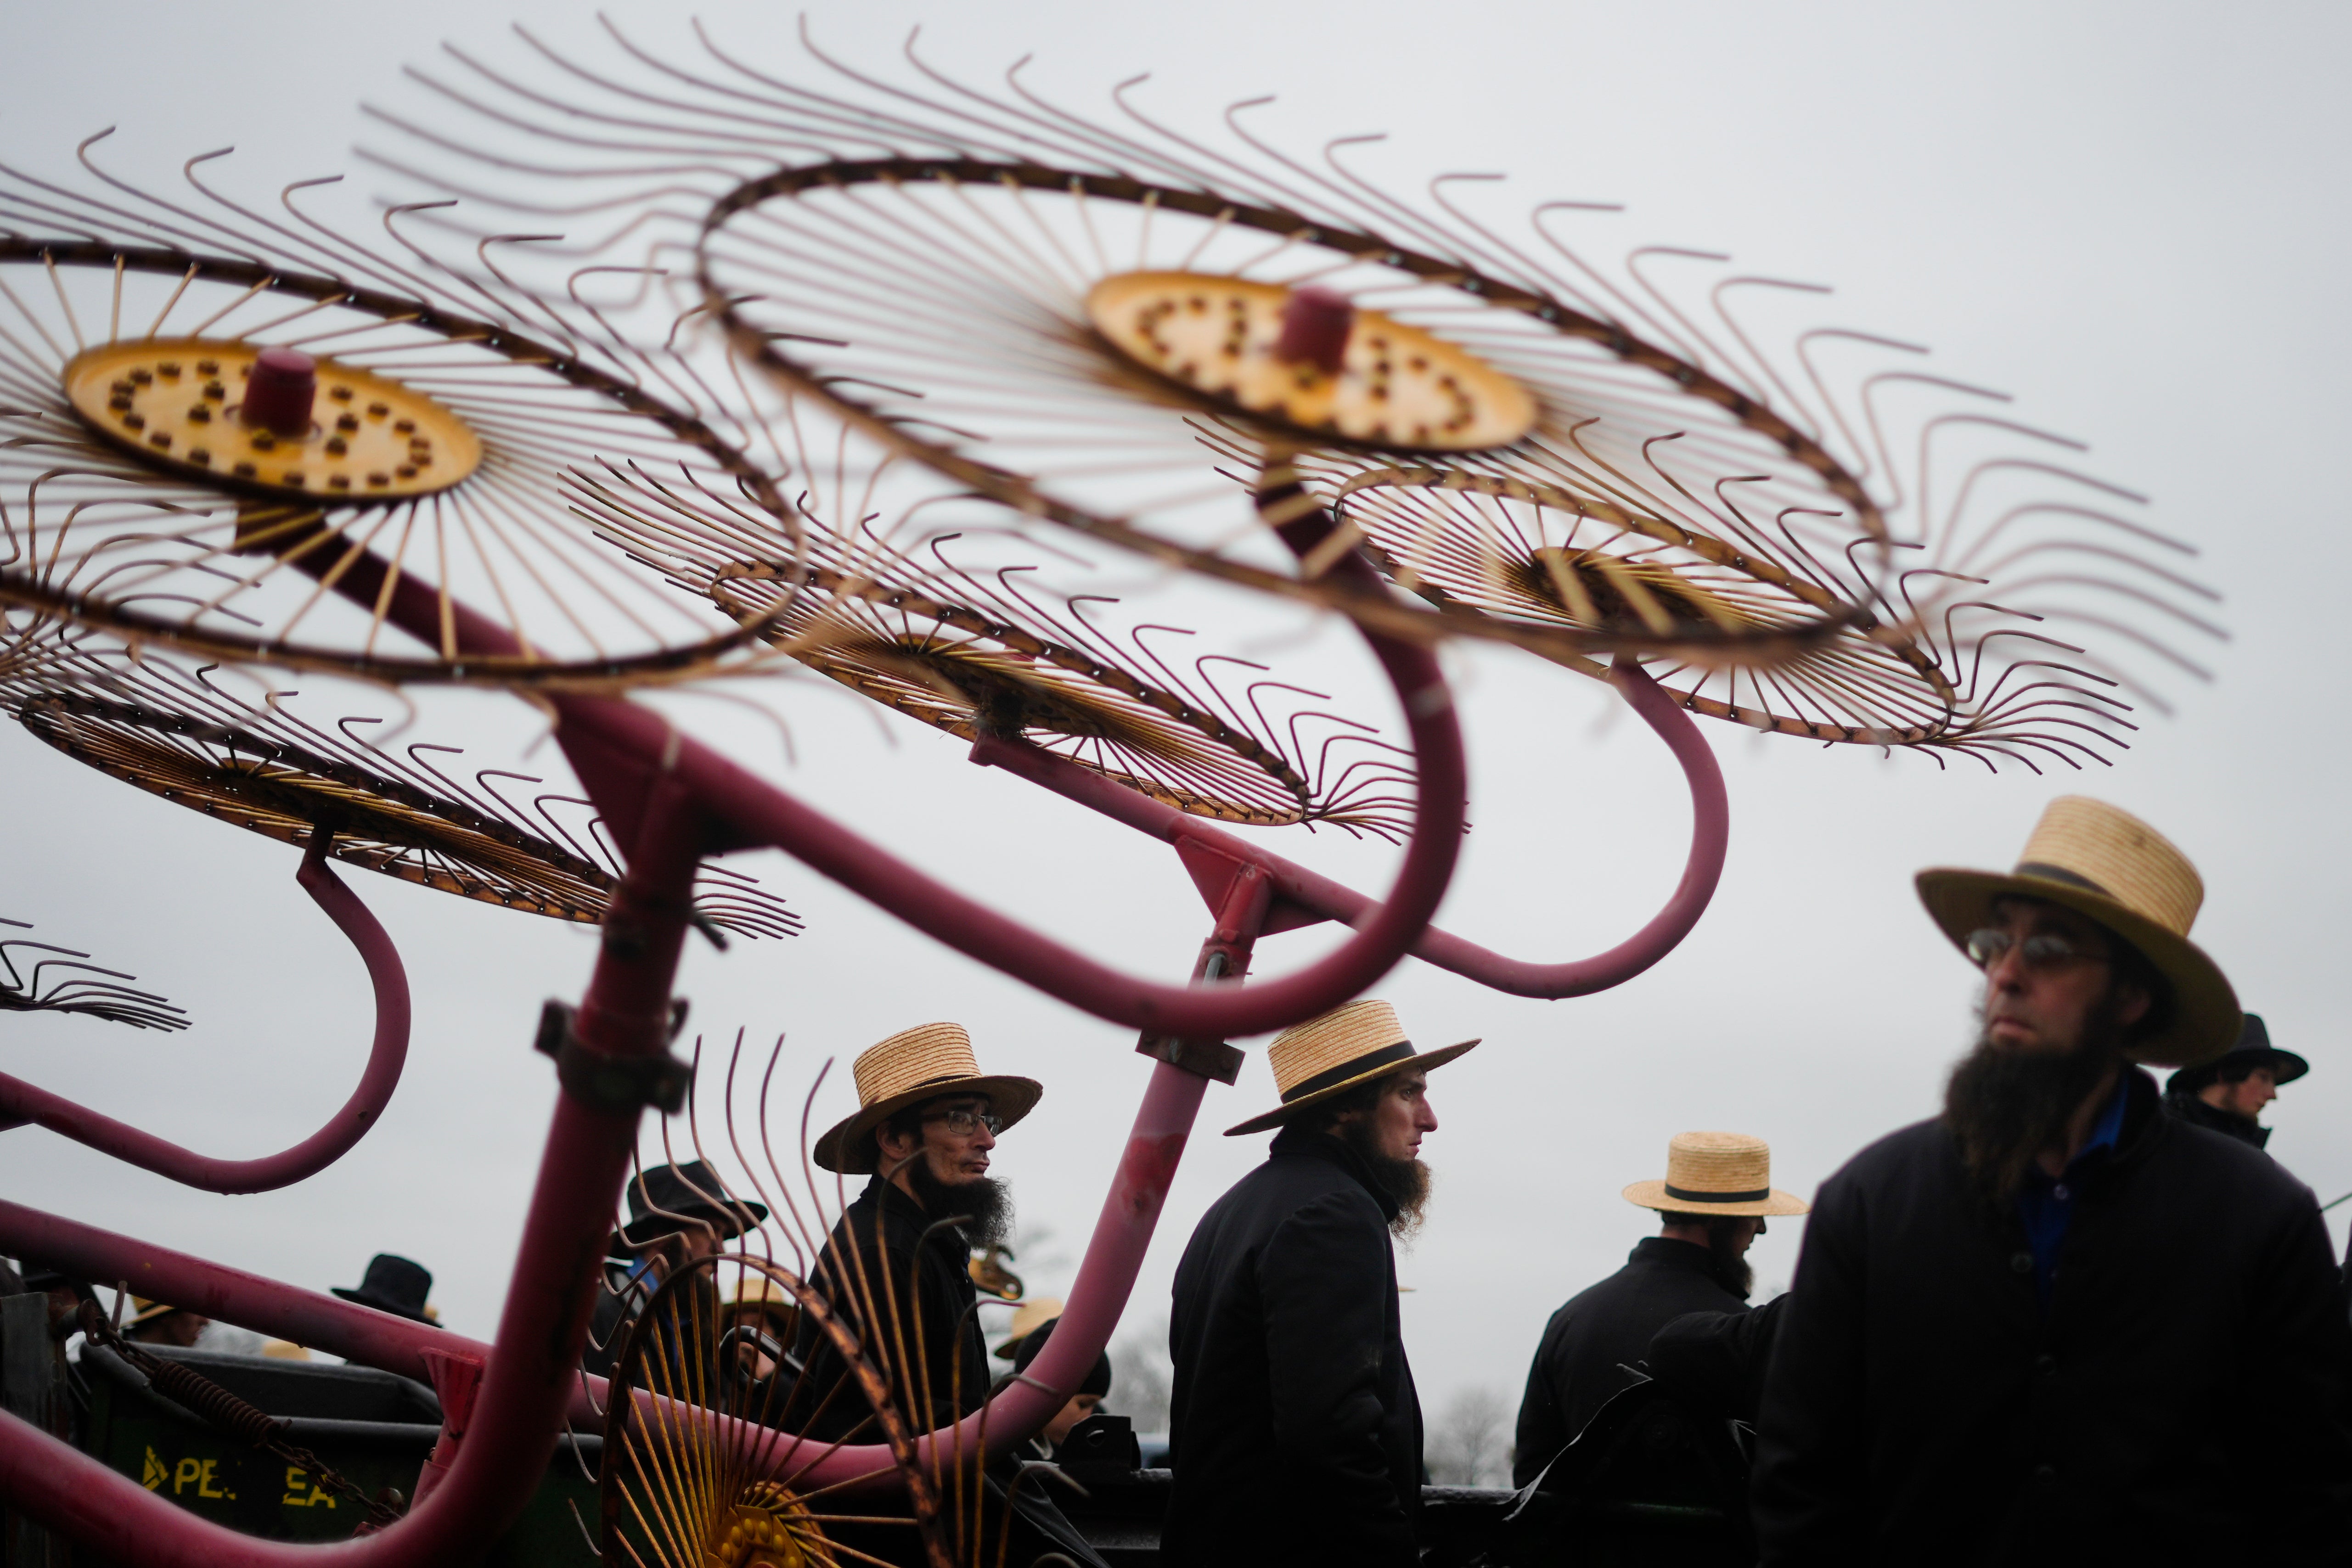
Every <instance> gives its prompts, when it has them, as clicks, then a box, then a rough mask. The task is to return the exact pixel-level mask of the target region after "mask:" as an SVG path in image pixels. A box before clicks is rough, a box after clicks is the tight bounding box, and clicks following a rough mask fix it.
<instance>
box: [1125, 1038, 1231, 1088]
mask: <svg viewBox="0 0 2352 1568" xmlns="http://www.w3.org/2000/svg"><path fill="white" fill-rule="evenodd" d="M1135 1050H1136V1054H1138V1055H1139V1056H1150V1057H1154V1058H1157V1059H1158V1060H1159V1061H1165V1062H1167V1063H1168V1064H1169V1065H1171V1066H1172V1067H1181V1068H1182V1069H1183V1070H1184V1071H1187V1072H1190V1073H1192V1075H1193V1076H1195V1077H1198V1078H1213V1079H1215V1080H1216V1081H1217V1082H1220V1083H1231V1082H1234V1080H1236V1079H1238V1078H1239V1077H1241V1075H1242V1063H1243V1061H1245V1060H1247V1059H1246V1058H1245V1057H1244V1056H1243V1054H1242V1053H1241V1052H1240V1051H1236V1050H1234V1048H1233V1047H1232V1046H1230V1045H1227V1044H1226V1043H1225V1042H1224V1041H1223V1040H1187V1039H1185V1038H1183V1037H1182V1036H1181V1035H1173V1034H1147V1035H1145V1036H1143V1037H1142V1038H1141V1039H1139V1040H1137V1041H1136V1042H1135Z"/></svg>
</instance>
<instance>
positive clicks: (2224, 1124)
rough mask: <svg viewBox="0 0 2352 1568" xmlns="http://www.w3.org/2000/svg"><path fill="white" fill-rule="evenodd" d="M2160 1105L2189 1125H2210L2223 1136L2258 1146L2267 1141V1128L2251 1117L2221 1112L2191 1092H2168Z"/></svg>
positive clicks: (2268, 1140) (2269, 1132)
mask: <svg viewBox="0 0 2352 1568" xmlns="http://www.w3.org/2000/svg"><path fill="white" fill-rule="evenodd" d="M2164 1108H2165V1109H2166V1110H2168V1111H2169V1112H2171V1113H2173V1114H2174V1115H2176V1116H2178V1117H2179V1118H2180V1119H2181V1120H2182V1121H2184V1122H2186V1123H2188V1124H2189V1125H2190V1126H2192V1127H2210V1128H2211V1129H2212V1130H2213V1131H2214V1132H2217V1133H2220V1134H2222V1135H2223V1136H2225V1137H2231V1138H2235V1139H2237V1140H2238V1141H2239V1142H2240V1143H2242V1144H2252V1145H2253V1146H2254V1147H2256V1148H2258V1149H2259V1148H2262V1147H2263V1145H2266V1144H2268V1143H2269V1142H2270V1141H2271V1130H2270V1129H2269V1128H2268V1127H2265V1126H2263V1124H2261V1123H2260V1122H2257V1121H2255V1120H2254V1119H2253V1118H2252V1116H2241V1115H2239V1114H2237V1113H2235V1112H2231V1111H2224V1110H2222V1109H2221V1107H2220V1106H2219V1105H2208V1104H2207V1103H2205V1102H2204V1101H2202V1100H2200V1099H2199V1098H2198V1097H2197V1096H2196V1095H2194V1094H2168V1095H2167V1096H2166V1097H2165V1102H2164Z"/></svg>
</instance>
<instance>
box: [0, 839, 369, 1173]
mask: <svg viewBox="0 0 2352 1568" xmlns="http://www.w3.org/2000/svg"><path fill="white" fill-rule="evenodd" d="M327 843H328V835H327V832H326V831H325V830H323V829H314V830H312V832H311V836H310V849H309V850H308V852H305V853H304V855H303V856H302V869H301V870H299V872H297V873H295V875H294V880H295V881H296V882H298V883H300V884H301V887H302V891H303V892H305V893H307V894H310V897H311V899H312V900H313V901H314V902H315V903H316V904H318V905H319V907H320V908H321V909H323V910H325V911H326V912H327V917H328V918H329V919H330V920H332V921H333V922H334V923H335V925H337V926H338V927H340V928H341V931H342V933H343V936H345V937H346V938H347V939H349V941H350V942H351V945H352V946H353V947H355V948H357V949H358V950H359V955H360V958H361V960H362V962H363V963H365V964H366V965H367V972H368V980H369V982H370V983H371V984H372V985H373V987H374V988H375V1040H374V1043H373V1045H372V1046H371V1047H370V1048H369V1050H368V1060H367V1067H366V1068H365V1070H364V1071H362V1072H361V1074H360V1082H359V1087H358V1088H356V1089H354V1090H352V1097H351V1098H350V1099H349V1100H346V1101H344V1102H343V1105H342V1109H341V1110H339V1111H337V1112H336V1113H334V1114H333V1115H332V1116H331V1117H329V1118H328V1119H327V1124H326V1125H324V1126H322V1127H320V1129H319V1130H318V1131H317V1132H315V1133H313V1134H310V1136H309V1137H307V1138H305V1139H303V1140H302V1141H301V1142H300V1143H299V1144H296V1145H294V1146H293V1147H292V1148H290V1149H283V1150H280V1151H279V1152H278V1153H277V1154H274V1155H264V1156H262V1157H261V1158H259V1159H252V1160H224V1159H215V1158H213V1157H212V1156H210V1155H200V1154H197V1153H195V1152H194V1150H190V1149H184V1148H182V1147H180V1145H177V1144H172V1143H166V1142H165V1141H164V1140H163V1139H162V1138H159V1137H157V1136H155V1135H154V1134H152V1133H142V1132H141V1131H140V1130H139V1129H138V1128H136V1127H132V1126H128V1125H126V1124H123V1123H121V1122H118V1121H115V1120H114V1119H113V1118H112V1117H110V1116H102V1115H100V1114H99V1113H97V1112H95V1111H92V1110H90V1109H89V1108H88V1107H86V1106H82V1105H78V1104H76V1103H74V1102H72V1101H70V1100H68V1099H66V1098H64V1097H63V1096H62V1095H58V1094H52V1093H50V1092H48V1091H47V1090H46V1089H42V1088H37V1087H36V1086H35V1085H33V1084H30V1083H27V1082H25V1081H24V1080H23V1079H21V1078H13V1077H10V1076H9V1075H8V1074H6V1073H5V1072H0V1125H8V1126H22V1125H24V1124H26V1123H33V1124H38V1125H40V1126H43V1127H47V1129H48V1130H49V1131H51V1132H53V1133H55V1134H58V1136H60V1137H66V1138H71V1139H72V1140H73V1141H74V1142H75V1143H78V1144H87V1145H89V1146H90V1147H91V1148H93V1149H96V1150H98V1151H99V1152H100V1153H101V1154H108V1155H113V1156H114V1157H115V1158H116V1159H118V1160H121V1161H124V1162H125V1163H127V1164H130V1165H134V1166H138V1167H139V1168H140V1169H141V1170H144V1171H153V1172H154V1173H155V1174H156V1175H157V1176H168V1177H170V1178H171V1179H172V1180H173V1181H176V1182H181V1183H184V1184H185V1185H186V1186H200V1187H203V1188H205V1190H206V1191H208V1192H228V1193H234V1192H268V1191H271V1190H273V1189H274V1188H277V1187H281V1186H292V1185H293V1184H294V1183H296V1182H298V1181H300V1180H302V1179H304V1178H305V1177H307V1176H315V1175H317V1174H318V1173H319V1172H320V1171H322V1170H324V1169H326V1168H327V1167H328V1166H331V1165H332V1164H334V1163H335V1162H336V1161H337V1160H339V1159H341V1158H342V1157H343V1155H344V1154H345V1153H347V1152H348V1151H349V1150H350V1149H351V1147H352V1145H354V1144H356V1143H358V1142H359V1141H360V1140H361V1139H362V1138H363V1137H365V1136H366V1135H367V1132H368V1129H369V1128H371V1127H373V1126H374V1125H375V1121H376V1118H377V1117H378V1116H380V1115H382V1114H383V1108H384V1106H385V1105H386V1104H388V1103H391V1100H392V1092H393V1091H394V1089H397V1088H398V1087H399V1086H400V1071H401V1069H402V1067H403V1066H404V1065H405V1064H406V1062H407V1061H408V975H407V973H406V971H405V970H404V969H403V968H402V967H401V964H400V954H399V952H398V951H397V950H396V949H394V946H393V945H392V938H391V937H390V936H386V935H385V934H384V929H383V926H382V925H379V924H377V922H376V918H375V916H374V915H371V914H369V913H368V907H367V905H366V904H362V903H361V902H360V901H359V898H358V896H357V895H356V894H353V893H352V890H351V889H350V888H348V887H345V886H344V885H343V884H342V882H341V879H340V878H338V877H337V876H336V875H335V873H334V872H333V871H332V870H331V869H330V868H329V866H328V864H327V857H326V850H327Z"/></svg>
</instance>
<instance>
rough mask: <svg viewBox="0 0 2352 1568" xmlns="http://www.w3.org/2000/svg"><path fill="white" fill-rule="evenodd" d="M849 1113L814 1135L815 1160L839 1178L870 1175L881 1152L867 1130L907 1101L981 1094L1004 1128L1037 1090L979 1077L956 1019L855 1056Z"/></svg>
mask: <svg viewBox="0 0 2352 1568" xmlns="http://www.w3.org/2000/svg"><path fill="white" fill-rule="evenodd" d="M850 1071H851V1072H852V1073H854V1074H855V1075H856V1079H857V1113H856V1115H854V1116H849V1117H845V1118H844V1119H843V1120H841V1121H839V1122H836V1123H835V1124H833V1126H832V1127H831V1128H830V1129H829V1130H828V1131H827V1132H826V1133H825V1134H824V1136H823V1137H822V1138H819V1139H818V1140H817V1141H816V1151H815V1154H816V1163H817V1164H818V1165H820V1166H824V1168H825V1169H826V1170H829V1171H839V1172H840V1173H841V1174H842V1175H844V1176H871V1175H873V1174H874V1167H875V1166H876V1164H877V1162H878V1161H879V1159H880V1158H881V1151H880V1150H879V1149H878V1148H877V1147H876V1146H875V1143H874V1140H873V1138H872V1137H871V1136H870V1135H869V1134H872V1133H873V1131H874V1129H875V1128H877V1127H878V1126H880V1125H881V1124H883V1123H885V1122H887V1121H888V1120H889V1119H890V1118H891V1117H892V1116H894V1115H896V1114H898V1113H899V1112H901V1111H903V1110H905V1109H906V1108H907V1107H908V1106H909V1105H919V1104H920V1103H923V1102H924V1101H926V1100H936V1099H938V1098H939V1097H940V1096H941V1095H943V1094H984V1095H986V1096H987V1097H988V1108H989V1109H990V1110H991V1111H992V1112H994V1113H996V1118H997V1120H998V1121H999V1122H1001V1123H1003V1124H1004V1125H1005V1126H1008V1127H1010V1126H1011V1125H1013V1123H1015V1122H1018V1121H1019V1120H1021V1118H1022V1117H1024V1116H1026V1115H1027V1114H1028V1113H1030V1111H1031V1110H1032V1109H1033V1108H1034V1106H1035V1105H1036V1103H1037V1101H1038V1098H1039V1097H1040V1096H1041V1095H1043V1094H1044V1093H1045V1085H1044V1084H1042V1083H1039V1082H1037V1081H1036V1080H1035V1079H1034V1078H1006V1077H986V1076H983V1075H982V1072H981V1071H980V1059H979V1058H978V1057H975V1056H974V1055H972V1053H971V1035H969V1034H967V1033H965V1032H964V1027H963V1025H961V1024H960V1023H926V1024H918V1025H916V1026H915V1027H914V1028H913V1029H910V1030H900V1031H899V1032H898V1033H897V1034H894V1035H892V1036H891V1037H890V1038H889V1039H887V1040H884V1041H883V1042H882V1043H881V1044H879V1045H877V1046H875V1047H874V1048H873V1049H872V1050H870V1051H866V1053H865V1054H864V1055H862V1056H860V1057H859V1058H858V1059H857V1061H856V1062H855V1063H854V1064H853V1065H852V1066H851V1068H850Z"/></svg>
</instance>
